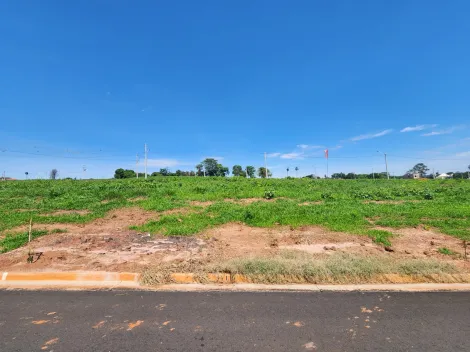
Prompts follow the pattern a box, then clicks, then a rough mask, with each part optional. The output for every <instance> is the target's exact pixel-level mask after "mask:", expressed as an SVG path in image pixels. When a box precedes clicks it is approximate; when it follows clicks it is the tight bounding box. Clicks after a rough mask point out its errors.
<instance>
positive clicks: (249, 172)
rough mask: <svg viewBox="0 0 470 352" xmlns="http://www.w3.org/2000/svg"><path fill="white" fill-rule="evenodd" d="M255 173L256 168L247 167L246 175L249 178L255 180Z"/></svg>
mask: <svg viewBox="0 0 470 352" xmlns="http://www.w3.org/2000/svg"><path fill="white" fill-rule="evenodd" d="M255 172H256V169H255V167H254V166H247V167H246V174H247V176H248V177H249V178H254V177H255Z"/></svg>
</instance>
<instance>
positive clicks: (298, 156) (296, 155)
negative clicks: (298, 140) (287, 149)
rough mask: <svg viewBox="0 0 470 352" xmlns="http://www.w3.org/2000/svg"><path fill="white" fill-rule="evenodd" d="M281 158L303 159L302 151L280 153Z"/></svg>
mask: <svg viewBox="0 0 470 352" xmlns="http://www.w3.org/2000/svg"><path fill="white" fill-rule="evenodd" d="M281 159H303V154H302V153H287V154H282V155H281Z"/></svg>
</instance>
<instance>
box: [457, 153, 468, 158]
mask: <svg viewBox="0 0 470 352" xmlns="http://www.w3.org/2000/svg"><path fill="white" fill-rule="evenodd" d="M456 156H457V157H459V158H466V157H469V156H470V151H468V152H462V153H457V154H456Z"/></svg>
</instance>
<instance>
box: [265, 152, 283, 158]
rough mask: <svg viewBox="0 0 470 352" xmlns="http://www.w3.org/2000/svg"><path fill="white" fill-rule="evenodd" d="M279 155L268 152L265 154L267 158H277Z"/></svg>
mask: <svg viewBox="0 0 470 352" xmlns="http://www.w3.org/2000/svg"><path fill="white" fill-rule="evenodd" d="M280 155H281V153H269V154H266V157H268V158H277V157H278V156H280Z"/></svg>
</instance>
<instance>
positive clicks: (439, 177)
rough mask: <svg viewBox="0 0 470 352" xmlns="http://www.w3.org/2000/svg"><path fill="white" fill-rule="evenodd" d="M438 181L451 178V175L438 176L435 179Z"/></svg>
mask: <svg viewBox="0 0 470 352" xmlns="http://www.w3.org/2000/svg"><path fill="white" fill-rule="evenodd" d="M436 178H437V179H439V180H445V179H446V178H452V175H449V174H440V175H439V176H437V177H436Z"/></svg>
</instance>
